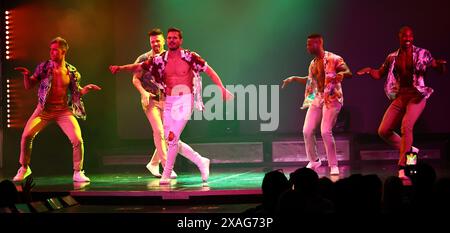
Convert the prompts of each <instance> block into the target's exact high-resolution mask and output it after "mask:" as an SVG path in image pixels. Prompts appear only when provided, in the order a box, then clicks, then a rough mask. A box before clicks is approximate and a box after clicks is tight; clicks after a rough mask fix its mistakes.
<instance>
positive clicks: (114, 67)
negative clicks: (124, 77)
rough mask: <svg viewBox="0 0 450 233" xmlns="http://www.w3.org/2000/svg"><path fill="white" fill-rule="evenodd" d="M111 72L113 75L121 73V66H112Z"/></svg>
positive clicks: (110, 67)
mask: <svg viewBox="0 0 450 233" xmlns="http://www.w3.org/2000/svg"><path fill="white" fill-rule="evenodd" d="M109 70H110V71H111V73H112V74H117V72H119V71H120V66H115V65H111V66H109Z"/></svg>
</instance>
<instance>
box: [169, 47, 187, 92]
mask: <svg viewBox="0 0 450 233" xmlns="http://www.w3.org/2000/svg"><path fill="white" fill-rule="evenodd" d="M164 72H165V74H164V76H165V83H166V88H167V89H166V93H167V95H179V94H180V93H181V92H182V93H183V94H187V93H192V86H193V77H194V75H193V73H192V70H191V67H190V66H189V64H188V63H187V62H186V61H184V60H183V59H182V58H181V55H180V54H169V57H168V61H167V64H166V67H165V71H164ZM179 85H183V86H184V88H182V89H178V87H177V86H179ZM175 87H177V88H175ZM186 87H187V88H186Z"/></svg>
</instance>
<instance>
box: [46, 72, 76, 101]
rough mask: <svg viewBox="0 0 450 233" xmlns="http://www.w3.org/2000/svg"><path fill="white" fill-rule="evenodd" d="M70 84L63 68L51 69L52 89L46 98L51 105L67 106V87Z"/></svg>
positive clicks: (67, 73) (67, 74)
mask: <svg viewBox="0 0 450 233" xmlns="http://www.w3.org/2000/svg"><path fill="white" fill-rule="evenodd" d="M69 83H70V76H69V71H68V70H67V68H66V67H65V66H62V67H57V68H54V69H53V79H52V87H51V88H50V91H49V93H48V96H47V103H48V104H51V105H63V104H65V105H67V87H68V86H69Z"/></svg>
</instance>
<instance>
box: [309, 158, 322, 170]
mask: <svg viewBox="0 0 450 233" xmlns="http://www.w3.org/2000/svg"><path fill="white" fill-rule="evenodd" d="M321 165H322V161H320V159H319V161H317V162H315V161H310V162H309V163H308V164H307V165H306V168H309V169H312V170H316V169H317V168H318V167H320V166H321Z"/></svg>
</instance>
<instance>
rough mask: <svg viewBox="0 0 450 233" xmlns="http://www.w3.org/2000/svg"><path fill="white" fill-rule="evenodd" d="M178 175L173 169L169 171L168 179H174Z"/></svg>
mask: <svg viewBox="0 0 450 233" xmlns="http://www.w3.org/2000/svg"><path fill="white" fill-rule="evenodd" d="M177 177H178V175H177V173H175V171H174V170H172V172H171V173H170V179H176V178H177Z"/></svg>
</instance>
